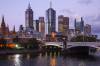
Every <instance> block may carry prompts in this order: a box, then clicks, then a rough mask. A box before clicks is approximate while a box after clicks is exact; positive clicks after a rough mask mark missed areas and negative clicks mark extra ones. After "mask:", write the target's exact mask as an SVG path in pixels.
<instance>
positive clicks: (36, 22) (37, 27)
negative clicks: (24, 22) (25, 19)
mask: <svg viewBox="0 0 100 66" xmlns="http://www.w3.org/2000/svg"><path fill="white" fill-rule="evenodd" d="M34 22H35V30H36V31H37V32H39V20H35V21H34Z"/></svg>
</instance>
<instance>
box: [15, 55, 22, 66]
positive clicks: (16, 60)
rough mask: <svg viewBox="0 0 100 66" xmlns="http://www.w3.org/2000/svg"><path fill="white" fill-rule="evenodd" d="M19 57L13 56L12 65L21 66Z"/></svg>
mask: <svg viewBox="0 0 100 66" xmlns="http://www.w3.org/2000/svg"><path fill="white" fill-rule="evenodd" d="M19 58H20V55H19V54H17V55H15V59H14V64H15V66H21V65H20V59H19Z"/></svg>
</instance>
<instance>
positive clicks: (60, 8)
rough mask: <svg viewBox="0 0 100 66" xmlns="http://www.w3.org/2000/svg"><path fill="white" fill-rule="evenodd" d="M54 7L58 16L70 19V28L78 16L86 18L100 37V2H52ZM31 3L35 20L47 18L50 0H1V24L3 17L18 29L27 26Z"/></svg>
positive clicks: (71, 0) (54, 0)
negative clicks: (28, 10) (20, 26)
mask: <svg viewBox="0 0 100 66" xmlns="http://www.w3.org/2000/svg"><path fill="white" fill-rule="evenodd" d="M51 1H52V7H53V8H54V9H55V10H56V11H57V16H58V15H64V16H68V17H70V28H73V27H74V25H73V24H74V21H73V20H74V18H75V17H76V16H82V17H84V21H85V24H90V25H92V33H94V34H98V35H100V29H99V28H100V5H99V4H100V0H51ZM29 2H30V4H31V7H32V9H33V11H34V19H38V17H39V16H44V17H45V11H46V10H47V9H48V8H49V3H50V0H0V23H1V17H2V15H4V16H5V21H6V23H7V24H9V26H10V29H12V28H13V25H15V26H16V29H17V30H18V27H19V25H20V24H23V25H24V24H25V10H26V8H27V7H28V3H29Z"/></svg>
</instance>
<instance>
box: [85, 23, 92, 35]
mask: <svg viewBox="0 0 100 66" xmlns="http://www.w3.org/2000/svg"><path fill="white" fill-rule="evenodd" d="M84 33H85V35H86V36H90V35H91V25H89V24H86V25H85V26H84Z"/></svg>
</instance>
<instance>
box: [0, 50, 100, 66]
mask: <svg viewBox="0 0 100 66" xmlns="http://www.w3.org/2000/svg"><path fill="white" fill-rule="evenodd" d="M1 58H2V59H1ZM0 66H100V56H99V57H80V58H79V57H72V56H62V55H61V54H60V53H59V52H58V53H56V52H54V53H44V54H36V55H35V54H15V55H5V56H0Z"/></svg>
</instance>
